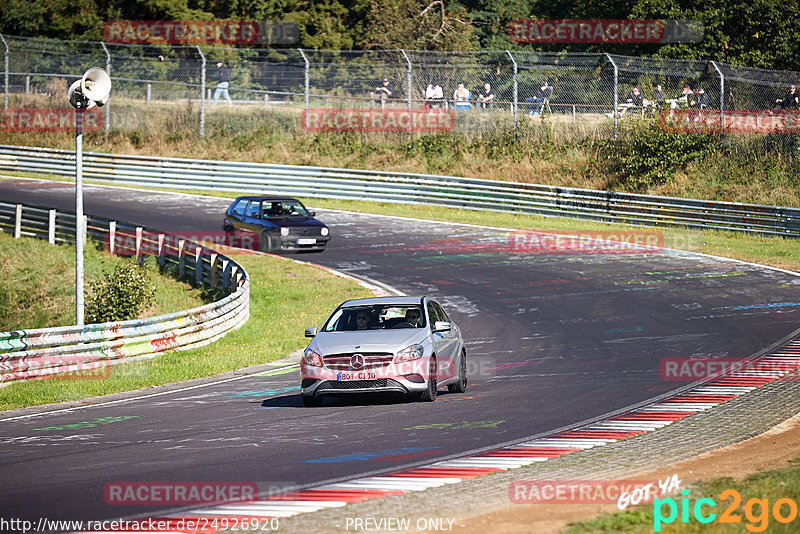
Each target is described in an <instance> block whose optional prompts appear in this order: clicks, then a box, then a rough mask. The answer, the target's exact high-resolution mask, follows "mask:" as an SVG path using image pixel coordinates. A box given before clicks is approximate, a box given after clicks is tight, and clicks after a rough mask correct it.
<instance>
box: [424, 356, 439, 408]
mask: <svg viewBox="0 0 800 534" xmlns="http://www.w3.org/2000/svg"><path fill="white" fill-rule="evenodd" d="M427 385H428V387H427V388H425V391H423V392H422V393H420V395H419V400H421V401H423V402H433V401H435V400H436V393H437V390H438V388H439V385H438V384H437V382H436V358H431V366H430V369H429V370H428V384H427Z"/></svg>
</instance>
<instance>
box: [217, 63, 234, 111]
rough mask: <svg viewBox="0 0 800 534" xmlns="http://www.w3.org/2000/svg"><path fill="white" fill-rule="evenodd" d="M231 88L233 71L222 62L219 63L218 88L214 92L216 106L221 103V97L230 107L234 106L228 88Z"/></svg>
mask: <svg viewBox="0 0 800 534" xmlns="http://www.w3.org/2000/svg"><path fill="white" fill-rule="evenodd" d="M230 86H231V69H229V68H228V67H227V65H225V63H223V62H222V61H217V88H216V89H215V90H214V104H215V105H216V103H217V102H218V101H219V97H220V95H221V96H223V97H224V98H225V100H226V101H227V102H228V105H229V106H233V102H231V95H230V94H228V88H229V87H230Z"/></svg>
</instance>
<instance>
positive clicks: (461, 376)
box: [447, 350, 467, 393]
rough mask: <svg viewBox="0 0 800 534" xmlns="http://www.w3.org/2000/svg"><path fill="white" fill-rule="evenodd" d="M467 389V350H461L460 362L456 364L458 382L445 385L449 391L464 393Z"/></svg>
mask: <svg viewBox="0 0 800 534" xmlns="http://www.w3.org/2000/svg"><path fill="white" fill-rule="evenodd" d="M466 390H467V351H466V350H462V351H461V363H460V364H459V366H458V382H456V383H455V384H450V385H448V386H447V391H449V392H450V393H464V392H465V391H466Z"/></svg>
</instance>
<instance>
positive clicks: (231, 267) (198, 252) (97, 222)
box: [0, 202, 250, 382]
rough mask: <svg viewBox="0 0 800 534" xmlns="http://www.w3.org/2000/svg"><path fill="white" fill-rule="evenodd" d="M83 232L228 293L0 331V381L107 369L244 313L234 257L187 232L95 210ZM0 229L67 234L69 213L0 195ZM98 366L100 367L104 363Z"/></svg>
mask: <svg viewBox="0 0 800 534" xmlns="http://www.w3.org/2000/svg"><path fill="white" fill-rule="evenodd" d="M85 224H86V230H87V236H88V237H89V238H93V239H97V240H100V241H102V242H104V243H105V245H106V246H107V247H108V248H109V249H110V250H111V252H112V253H116V254H129V255H131V256H135V257H136V258H142V257H143V256H144V255H146V254H152V255H154V256H157V258H158V264H159V265H160V266H161V267H162V268H163V269H170V268H172V269H174V270H175V271H176V272H177V273H178V275H179V276H180V277H181V278H183V277H185V276H187V275H188V276H190V277H191V278H192V279H193V280H194V281H195V283H196V284H197V285H200V284H204V285H206V286H207V287H211V288H221V289H223V291H225V292H226V293H228V295H227V296H226V297H224V298H222V299H220V300H218V301H216V302H212V303H210V304H206V305H204V306H200V307H197V308H193V309H190V310H184V311H179V312H176V313H171V314H167V315H161V316H158V317H151V318H147V319H135V320H131V321H122V322H110V323H101V324H90V325H86V326H84V327H82V328H81V327H78V326H66V327H58V328H41V329H33V330H17V331H13V332H0V382H7V381H13V380H27V379H33V378H43V377H47V376H49V375H53V374H61V373H75V374H76V375H78V376H84V375H86V374H87V373H92V371H97V372H100V373H102V372H103V371H104V370H105V371H108V370H109V369H108V368H107V366H109V365H115V364H119V363H124V362H130V361H135V360H140V359H145V358H152V357H153V356H156V355H158V354H160V353H163V352H169V351H173V350H183V349H188V348H194V347H199V346H202V345H205V344H208V343H211V342H212V341H215V340H216V339H218V338H220V337H222V336H223V335H225V334H226V333H227V332H229V331H230V330H233V329H235V328H238V327H240V326H241V325H242V324H244V322H245V321H247V319H248V317H249V314H250V281H249V278H248V276H247V272H246V271H245V270H244V269H243V268H242V267H241V266H240V265H239V264H237V263H236V262H235V261H233V260H231V259H230V258H227V257H226V256H224V255H222V254H219V253H218V252H216V251H214V250H211V249H209V248H206V247H204V246H202V245H200V244H197V243H194V242H192V241H190V240H188V239H182V238H179V237H174V236H172V237H173V238H171V239H170V237H171V236H168V235H166V234H164V233H159V232H156V231H151V230H147V229H145V228H142V227H136V226H133V225H130V224H126V223H118V222H116V221H112V220H111V219H106V218H102V217H93V216H89V217H86V220H85ZM0 231H5V232H8V233H11V234H13V235H14V236H15V237H20V236H26V237H36V238H42V239H47V240H48V241H49V242H50V243H52V244H56V243H70V242H74V240H75V214H74V213H70V212H60V211H57V210H54V209H48V208H40V207H36V206H23V205H21V204H16V205H15V204H8V203H4V202H0ZM104 368H105V369H104Z"/></svg>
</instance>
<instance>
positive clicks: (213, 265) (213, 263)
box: [210, 253, 219, 287]
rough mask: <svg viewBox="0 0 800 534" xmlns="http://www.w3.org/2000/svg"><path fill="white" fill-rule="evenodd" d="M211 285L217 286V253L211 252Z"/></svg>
mask: <svg viewBox="0 0 800 534" xmlns="http://www.w3.org/2000/svg"><path fill="white" fill-rule="evenodd" d="M210 258H211V287H217V278H218V277H217V263H218V261H217V260H218V259H219V254H216V253H212V254H211V256H210Z"/></svg>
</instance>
